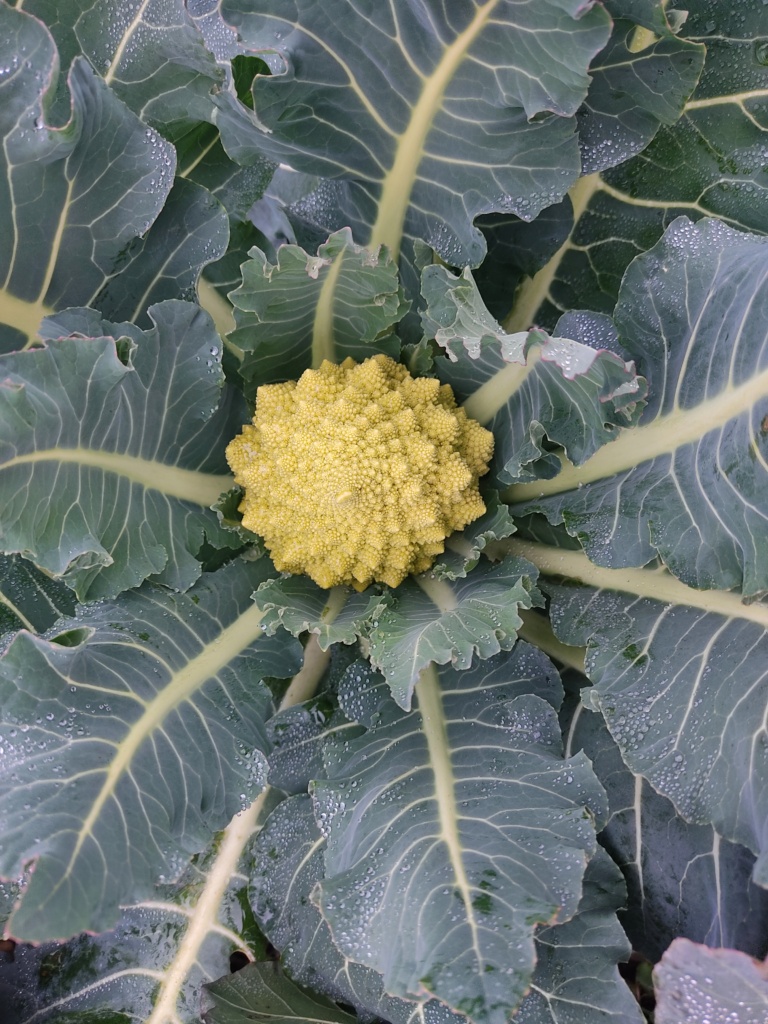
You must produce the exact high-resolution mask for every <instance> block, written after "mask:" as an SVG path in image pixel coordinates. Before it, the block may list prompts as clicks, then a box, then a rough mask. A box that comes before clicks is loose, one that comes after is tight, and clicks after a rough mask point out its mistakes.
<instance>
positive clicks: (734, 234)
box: [505, 218, 768, 599]
mask: <svg viewBox="0 0 768 1024" xmlns="http://www.w3.org/2000/svg"><path fill="white" fill-rule="evenodd" d="M586 319H588V318H586V317H585V320H586ZM614 319H615V321H616V325H617V327H618V330H619V339H620V342H621V344H622V346H623V347H624V349H625V350H626V351H627V353H628V354H629V355H631V356H633V357H634V358H635V360H636V362H637V366H638V370H639V371H640V372H641V373H643V374H644V375H645V376H646V377H647V379H648V386H649V400H648V405H647V406H646V409H645V411H644V413H643V415H642V418H641V420H640V424H639V426H637V427H636V428H634V429H631V430H626V431H624V432H623V434H622V435H621V436H620V437H619V438H618V439H617V440H616V441H614V443H613V444H608V445H605V446H604V447H603V448H602V449H601V450H600V451H599V452H597V453H596V454H595V455H594V456H592V457H591V458H590V459H589V460H587V462H586V463H584V465H582V466H580V467H578V468H574V467H572V466H568V465H567V463H566V468H565V469H564V470H563V471H562V472H561V473H560V474H559V475H558V476H556V477H554V478H553V479H551V480H546V481H541V480H540V481H537V482H536V483H532V484H527V485H523V486H521V487H513V488H511V489H510V491H509V492H508V493H507V494H506V495H505V496H506V497H507V498H509V499H511V500H513V501H515V500H519V499H525V498H528V497H531V498H533V499H534V500H533V501H529V502H528V503H527V504H526V506H525V507H524V511H527V512H531V511H536V512H543V513H544V514H545V515H546V516H547V517H548V518H550V520H551V521H553V522H555V523H560V522H562V523H564V524H565V526H566V528H567V529H568V532H569V533H571V534H572V535H574V536H577V537H578V539H579V541H580V542H581V544H582V545H583V547H584V548H585V550H586V551H587V554H588V555H589V557H590V558H591V559H593V560H594V561H595V562H597V563H599V564H600V565H607V566H613V567H618V566H638V565H644V564H645V563H647V562H649V561H651V560H652V559H653V558H654V557H655V556H656V555H657V553H658V555H660V556H661V558H662V559H663V560H664V562H665V564H666V565H667V566H669V568H670V569H671V570H672V572H673V573H674V574H675V575H676V576H678V577H679V578H680V579H681V580H683V581H684V582H685V583H687V584H688V585H689V586H692V587H703V588H711V587H716V588H720V589H723V590H729V589H731V588H737V589H739V590H740V591H741V593H742V594H743V596H744V597H745V598H747V599H751V598H754V597H756V596H758V595H760V594H763V593H765V592H766V591H768V545H766V543H765V534H766V529H768V512H767V511H766V510H767V509H768V329H767V325H768V241H766V240H764V239H761V238H757V237H755V236H754V235H748V234H744V233H742V232H738V231H734V230H733V229H731V228H729V227H726V226H725V225H723V224H722V223H720V222H719V221H714V220H706V221H701V222H699V223H697V224H693V223H691V221H689V220H688V219H687V218H680V219H679V220H677V221H675V223H674V224H673V225H671V227H670V228H669V229H668V230H667V232H666V234H665V235H664V237H663V239H662V240H661V241H660V242H659V243H658V244H657V245H655V246H654V247H653V248H652V249H651V250H650V251H649V252H647V253H645V254H644V255H642V256H639V257H638V258H637V259H636V260H635V261H634V262H633V264H632V265H631V267H630V268H629V270H628V271H627V274H626V276H625V278H624V283H623V284H622V289H621V295H620V297H619V302H618V305H617V307H616V310H615V312H614ZM540 496H541V497H540Z"/></svg>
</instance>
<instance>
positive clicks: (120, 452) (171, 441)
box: [0, 300, 243, 600]
mask: <svg viewBox="0 0 768 1024" xmlns="http://www.w3.org/2000/svg"><path fill="white" fill-rule="evenodd" d="M150 317H151V320H152V323H153V325H154V326H153V327H152V328H151V329H150V330H148V331H140V330H138V329H137V328H136V327H134V326H133V325H131V324H110V323H106V322H102V321H101V319H100V318H99V316H98V314H95V313H94V312H93V311H87V310H86V311H74V312H72V311H70V312H68V313H66V314H60V315H59V316H58V317H57V318H55V319H54V320H52V321H50V322H49V323H47V324H46V325H45V330H46V332H49V336H50V337H53V338H57V339H59V340H50V341H48V343H47V344H46V346H45V347H44V348H38V349H31V350H29V351H26V352H20V353H18V354H15V355H9V356H6V357H4V358H3V360H2V375H3V378H4V379H3V381H2V384H0V487H2V491H3V496H4V508H3V517H2V524H0V546H1V547H2V550H4V551H6V552H21V553H23V554H24V555H26V556H27V557H28V558H30V559H31V560H32V561H33V562H34V563H35V564H36V565H38V566H39V567H40V568H41V569H43V570H44V571H46V572H49V573H52V574H53V575H55V576H61V577H63V578H64V580H65V581H66V582H67V583H68V584H69V585H70V586H71V587H72V588H73V589H74V590H75V591H76V593H77V594H78V597H79V598H80V599H81V600H82V599H85V598H86V597H88V598H91V599H93V598H98V597H112V596H114V595H115V594H118V593H120V592H121V591H122V590H125V589H127V588H128V587H132V586H136V585H137V584H139V583H141V581H142V580H143V579H146V578H147V577H148V576H151V577H152V578H153V579H154V580H156V581H158V582H161V583H166V584H168V585H170V586H173V587H176V588H178V589H180V590H185V589H186V588H187V587H189V586H190V585H191V584H192V583H193V582H194V581H195V579H197V577H198V576H199V575H200V565H199V562H198V561H197V559H196V557H195V556H196V555H197V553H198V551H199V550H200V548H201V547H202V544H203V541H204V538H206V537H208V538H209V539H211V540H215V541H216V542H217V543H220V545H221V546H223V547H227V546H230V545H233V544H237V543H238V542H237V540H236V538H235V537H234V535H232V534H230V533H227V532H226V531H225V530H223V529H222V528H221V527H220V526H219V525H218V522H217V520H216V516H215V515H214V513H213V512H211V511H209V509H208V507H207V506H209V505H210V504H212V503H213V502H214V501H215V500H216V498H217V497H218V495H219V494H220V492H221V491H224V490H226V489H227V488H228V487H229V486H230V485H231V482H232V478H231V477H230V476H229V475H228V474H227V466H226V462H225V461H224V448H225V446H226V444H227V443H228V441H229V440H230V439H231V438H232V437H233V436H234V434H235V433H236V431H237V429H238V426H239V424H240V423H241V422H242V415H243V410H242V405H241V401H240V400H239V396H237V395H236V393H234V392H233V391H231V390H230V389H226V390H224V392H223V393H222V385H223V374H222V372H221V365H220V355H219V353H220V346H221V340H220V338H219V336H218V335H217V334H216V331H215V330H214V328H213V324H212V323H211V320H210V317H209V316H208V315H207V314H206V313H203V311H202V310H201V309H200V308H199V307H197V306H193V305H191V304H189V303H184V302H178V301H175V300H171V301H168V302H164V303H160V304H159V305H157V306H154V307H152V309H151V310H150ZM70 333H71V334H77V335H78V336H77V337H67V335H69V334H70ZM62 334H63V335H64V337H63V338H61V335H62ZM105 335H106V336H105ZM30 509H35V510H37V513H36V514H34V515H30Z"/></svg>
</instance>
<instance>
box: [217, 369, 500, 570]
mask: <svg viewBox="0 0 768 1024" xmlns="http://www.w3.org/2000/svg"><path fill="white" fill-rule="evenodd" d="M492 454H493V435H492V434H491V433H490V431H488V430H485V429H484V428H483V427H481V426H480V424H479V423H476V422H475V421H474V420H470V419H468V418H467V416H466V414H465V412H464V410H463V409H459V408H457V406H456V400H455V398H454V396H453V391H452V390H451V388H450V386H449V385H447V384H443V385H441V384H440V382H439V381H437V380H432V379H431V378H427V377H418V378H414V377H411V375H410V374H409V373H408V370H407V369H406V368H405V367H404V366H402V365H401V364H400V363H396V362H395V361H394V360H393V359H390V358H389V357H388V356H383V355H378V356H373V357H372V358H371V359H366V360H365V362H363V363H355V361H354V360H353V359H346V360H345V361H344V362H343V363H342V364H341V365H340V366H334V365H333V364H332V363H329V362H323V364H322V366H321V367H320V368H319V369H318V370H307V371H306V372H305V373H304V374H302V376H301V378H300V380H298V381H289V382H287V383H285V384H269V385H265V386H263V387H260V388H259V389H258V393H257V396H256V413H255V415H254V417H253V423H252V424H247V425H246V426H245V427H243V432H242V434H239V435H238V436H237V437H236V438H235V439H234V440H233V441H232V442H231V444H230V445H229V447H228V448H227V459H228V461H229V464H230V466H231V467H232V471H233V473H234V474H235V480H236V481H237V483H238V484H240V485H241V486H242V487H244V488H245V497H244V499H243V501H242V503H241V505H240V511H241V512H242V513H243V526H245V527H246V528H247V529H249V530H252V531H253V532H254V533H258V534H259V535H260V536H261V537H263V538H264V543H265V544H266V546H267V549H268V550H269V552H270V554H271V556H272V559H273V561H274V563H275V565H276V566H277V568H278V569H280V570H281V571H283V572H292V573H306V574H307V575H308V576H311V578H312V579H313V580H314V581H315V583H317V584H319V585H320V586H321V587H333V586H337V585H339V584H351V585H352V586H353V587H355V588H356V589H357V590H362V589H364V588H365V587H367V586H368V585H369V584H370V583H372V582H373V581H379V582H382V583H387V584H389V586H391V587H396V586H397V585H398V584H399V583H401V582H402V580H403V579H404V578H405V577H406V576H407V575H408V574H409V573H412V572H423V571H424V570H426V569H428V568H429V567H430V566H431V565H432V563H433V561H434V560H435V557H436V556H437V555H438V554H440V553H441V552H442V551H443V550H444V547H445V544H444V541H445V538H446V537H447V536H449V534H451V533H453V532H454V530H460V529H462V528H463V527H464V526H466V525H467V523H471V522H472V521H473V520H474V519H477V518H478V516H481V515H482V514H483V512H485V505H484V504H483V501H482V499H481V497H480V493H479V490H478V485H477V482H478V478H479V477H481V476H482V475H483V474H484V473H487V472H488V463H489V461H490V458H491V455H492Z"/></svg>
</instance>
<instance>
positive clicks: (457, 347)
mask: <svg viewBox="0 0 768 1024" xmlns="http://www.w3.org/2000/svg"><path fill="white" fill-rule="evenodd" d="M422 290H423V294H424V298H425V299H426V301H427V308H426V311H425V312H424V313H423V314H422V323H423V327H424V333H425V335H426V337H427V338H434V339H435V340H436V341H437V343H438V344H439V345H440V346H442V347H443V348H444V349H445V350H446V351H447V353H448V355H449V356H450V361H448V360H442V361H440V362H438V363H437V364H436V369H437V372H438V373H439V375H440V378H441V380H443V381H445V382H446V383H448V384H450V385H451V386H452V388H453V390H454V393H455V394H456V397H457V399H459V401H461V403H462V406H463V408H464V410H465V411H466V413H467V415H468V416H470V417H471V418H472V419H476V420H478V421H479V422H480V423H482V424H483V425H484V426H485V427H487V428H488V429H489V430H492V431H493V433H494V437H495V438H496V451H495V454H494V466H495V467H496V468H495V476H497V477H498V478H499V480H500V481H501V482H502V483H510V482H511V481H514V480H530V479H531V478H535V477H536V476H550V475H552V473H553V472H554V469H555V467H556V466H558V465H559V463H558V461H557V459H556V458H555V457H554V456H553V455H552V454H551V453H548V452H547V451H546V450H545V446H544V440H545V437H548V438H549V440H550V441H553V442H555V443H556V444H559V445H562V446H563V447H564V448H565V450H566V451H567V452H568V453H569V455H570V457H571V458H572V459H573V461H574V462H575V463H577V464H579V463H581V462H583V461H584V460H585V459H587V458H588V457H589V456H590V455H591V454H593V453H594V452H595V451H596V450H597V449H598V448H600V447H601V446H602V445H604V444H605V443H606V442H607V441H610V440H612V439H613V438H615V437H616V435H617V434H618V431H619V427H620V426H625V425H628V424H631V423H634V422H636V421H637V419H638V418H639V415H640V410H641V407H642V400H643V398H644V396H645V391H646V388H645V381H643V380H642V379H638V377H637V375H636V373H635V368H634V365H633V364H632V363H626V362H625V361H624V360H623V359H621V358H620V357H619V356H617V355H616V354H615V353H613V352H609V351H605V350H600V349H598V350H595V349H593V348H591V347H589V346H587V345H584V344H581V343H580V342H578V341H572V340H570V339H569V338H560V337H558V338H549V337H548V336H547V335H546V334H544V333H543V332H540V331H531V332H528V331H523V332H520V333H518V334H513V335H510V334H506V333H505V331H504V330H503V328H502V327H501V326H500V325H499V324H498V323H497V322H496V321H495V320H494V319H493V317H492V316H491V315H490V313H489V312H488V310H487V308H486V307H485V304H484V303H483V300H482V299H481V297H480V294H479V292H478V290H477V286H476V285H475V282H474V279H473V277H472V274H471V272H470V271H469V270H465V271H464V273H463V274H462V275H461V277H455V276H454V275H453V274H451V273H450V272H449V271H447V270H446V269H445V268H444V267H439V266H430V267H427V268H426V269H425V270H424V273H423V275H422Z"/></svg>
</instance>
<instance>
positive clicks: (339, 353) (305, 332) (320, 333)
mask: <svg viewBox="0 0 768 1024" xmlns="http://www.w3.org/2000/svg"><path fill="white" fill-rule="evenodd" d="M277 259H278V262H277V265H273V264H271V263H269V262H268V261H267V259H266V257H265V255H264V253H262V252H261V250H259V249H254V250H252V251H251V253H250V259H249V260H248V261H247V263H245V264H244V266H243V283H242V284H241V285H240V287H239V288H237V289H236V290H235V291H233V292H232V293H231V299H232V302H233V303H234V306H235V322H236V324H237V329H236V330H235V331H233V332H232V334H231V335H230V340H231V341H232V342H233V344H235V345H237V346H238V348H240V349H241V350H242V352H243V360H242V363H241V366H240V375H241V376H242V378H243V380H244V381H245V383H246V392H247V393H248V394H249V395H253V394H254V392H255V390H256V388H257V387H258V386H259V385H261V384H270V383H272V382H274V381H283V380H298V378H299V377H300V376H301V375H302V373H303V372H304V370H308V369H309V368H310V367H311V366H315V367H317V366H319V365H320V362H321V360H322V359H328V360H329V361H330V362H333V363H341V362H343V360H344V359H345V358H346V357H347V356H351V357H352V358H353V359H355V360H357V361H358V362H362V360H363V359H367V358H368V357H369V356H372V355H375V354H376V353H377V352H385V353H387V354H388V355H390V356H394V357H395V358H396V357H397V355H398V354H399V344H398V342H397V339H395V338H394V337H392V329H393V327H394V326H395V324H396V323H398V321H399V320H401V319H402V317H403V315H404V314H405V312H406V310H407V309H408V303H406V302H405V301H404V299H403V293H402V289H401V288H400V285H399V283H398V279H397V267H396V265H395V263H394V262H393V261H392V259H391V257H390V256H389V255H388V254H387V253H386V251H384V250H381V249H379V250H377V251H375V252H369V251H368V250H367V249H363V248H362V247H360V246H358V245H355V243H354V242H353V241H352V235H351V233H350V231H349V229H348V228H347V229H345V230H342V231H337V232H336V233H335V234H333V235H331V237H330V238H329V239H328V241H327V242H325V243H324V244H323V245H321V246H320V248H319V249H318V251H317V255H316V256H310V255H309V253H307V252H305V251H304V250H303V249H302V248H301V247H300V246H298V245H284V246H281V247H280V249H279V251H278V255H277Z"/></svg>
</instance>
